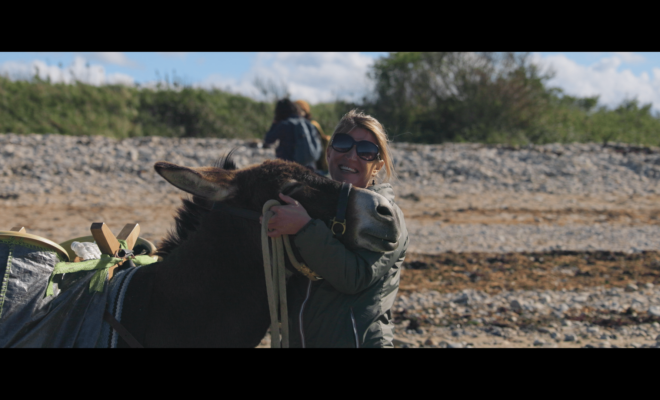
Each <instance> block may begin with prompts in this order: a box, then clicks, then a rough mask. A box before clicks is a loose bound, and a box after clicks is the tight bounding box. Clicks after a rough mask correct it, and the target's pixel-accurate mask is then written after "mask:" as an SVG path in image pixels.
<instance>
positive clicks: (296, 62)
mask: <svg viewBox="0 0 660 400" xmlns="http://www.w3.org/2000/svg"><path fill="white" fill-rule="evenodd" d="M386 54H387V53H249V52H245V53H204V52H201V53H200V52H188V53H156V52H119V53H117V52H115V53H108V52H80V53H76V52H63V53H55V52H0V74H3V75H7V76H10V77H11V78H13V79H26V78H28V77H30V76H31V75H33V74H34V70H35V67H37V68H39V71H40V75H41V76H42V77H46V76H50V77H51V80H53V81H64V82H71V81H72V80H73V77H74V76H75V77H76V78H77V79H79V80H82V81H86V82H88V83H92V84H97V85H99V84H104V83H124V84H135V83H139V84H141V85H143V86H149V85H153V84H154V83H155V82H156V81H157V80H158V79H159V78H160V79H163V78H164V77H165V76H166V75H167V76H168V78H170V79H172V76H173V75H176V76H177V77H178V79H180V80H182V81H183V83H186V84H192V85H194V86H197V87H206V88H210V87H218V88H222V89H229V90H232V91H234V92H238V93H242V94H245V95H248V96H252V97H255V98H258V97H259V91H258V90H257V88H256V87H255V86H254V80H255V78H260V79H262V80H264V81H271V82H273V83H275V84H276V85H279V86H280V87H286V88H287V89H288V91H289V92H290V93H291V95H292V97H294V98H304V99H307V100H308V101H310V102H312V103H316V102H320V101H331V100H334V99H336V98H338V97H341V98H351V97H352V98H359V97H360V96H361V95H362V94H364V93H365V91H366V90H367V88H368V86H369V82H368V81H367V79H366V77H365V74H366V72H367V70H368V68H369V66H370V65H372V63H373V62H374V60H376V59H377V58H378V57H381V56H383V55H386ZM533 57H534V60H536V61H538V62H539V63H541V64H542V65H544V66H547V67H552V68H553V69H554V71H555V78H554V79H553V80H551V81H550V84H551V85H552V86H557V87H560V88H562V89H563V90H564V91H565V93H567V94H571V95H575V96H593V95H599V96H600V100H601V104H606V105H609V106H615V105H617V104H619V103H620V102H621V101H622V100H624V99H626V98H635V97H636V98H638V99H639V100H640V102H642V103H648V102H652V103H653V105H654V109H656V110H659V111H660V53H604V52H600V53H596V52H592V53H586V52H563V53H562V52H559V53H558V52H553V53H548V52H540V53H533Z"/></svg>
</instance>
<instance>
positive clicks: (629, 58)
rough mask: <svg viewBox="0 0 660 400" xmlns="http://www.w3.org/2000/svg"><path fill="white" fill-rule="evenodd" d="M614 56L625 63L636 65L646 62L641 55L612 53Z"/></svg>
mask: <svg viewBox="0 0 660 400" xmlns="http://www.w3.org/2000/svg"><path fill="white" fill-rule="evenodd" d="M614 54H615V55H617V56H619V57H621V60H622V61H623V62H625V63H630V64H637V63H642V62H644V61H646V58H644V56H643V55H641V54H637V53H630V52H618V53H614Z"/></svg>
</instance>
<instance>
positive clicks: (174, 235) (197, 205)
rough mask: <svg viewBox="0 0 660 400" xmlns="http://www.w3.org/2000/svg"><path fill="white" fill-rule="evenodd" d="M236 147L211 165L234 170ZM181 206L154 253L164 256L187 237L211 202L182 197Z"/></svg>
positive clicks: (197, 198) (197, 224)
mask: <svg viewBox="0 0 660 400" xmlns="http://www.w3.org/2000/svg"><path fill="white" fill-rule="evenodd" d="M235 151H236V148H234V149H232V150H231V151H230V152H229V153H227V155H225V156H224V157H221V158H219V159H218V160H217V161H216V162H215V163H213V166H214V167H216V168H222V169H225V170H236V169H237V167H236V163H235V162H234V160H233V159H232V155H233V153H234V152H235ZM182 203H183V204H182V206H181V207H179V208H178V209H177V215H176V216H175V217H174V221H175V228H174V230H173V231H172V230H169V231H168V232H167V236H166V237H165V239H163V242H162V244H161V245H160V246H159V247H158V251H157V252H156V255H159V256H161V257H165V256H167V255H168V254H170V253H171V252H172V250H174V249H175V248H177V247H179V246H180V245H181V243H182V242H183V241H185V240H186V239H188V236H189V235H190V233H191V232H194V231H195V230H196V229H197V227H198V226H199V221H200V217H201V216H202V215H204V214H206V213H208V212H209V210H210V209H211V207H212V206H213V202H212V201H210V200H206V199H204V198H202V197H199V196H194V195H193V196H192V198H188V199H182Z"/></svg>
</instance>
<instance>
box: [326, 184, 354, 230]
mask: <svg viewBox="0 0 660 400" xmlns="http://www.w3.org/2000/svg"><path fill="white" fill-rule="evenodd" d="M352 186H353V185H351V184H350V183H346V182H342V184H341V192H340V193H339V202H338V203H337V215H336V216H335V217H334V218H333V219H331V220H330V222H332V225H331V226H330V230H331V231H332V234H333V235H335V236H337V237H338V238H341V237H342V236H344V233H346V208H347V206H348V196H349V195H350V194H351V187H352Z"/></svg>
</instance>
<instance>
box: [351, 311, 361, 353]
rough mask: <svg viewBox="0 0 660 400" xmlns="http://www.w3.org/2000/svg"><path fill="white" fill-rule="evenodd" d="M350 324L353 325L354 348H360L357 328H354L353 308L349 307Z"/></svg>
mask: <svg viewBox="0 0 660 400" xmlns="http://www.w3.org/2000/svg"><path fill="white" fill-rule="evenodd" d="M351 322H352V323H353V335H355V347H356V348H358V349H359V348H360V342H359V341H358V334H357V327H356V326H355V317H354V316H353V307H351Z"/></svg>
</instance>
